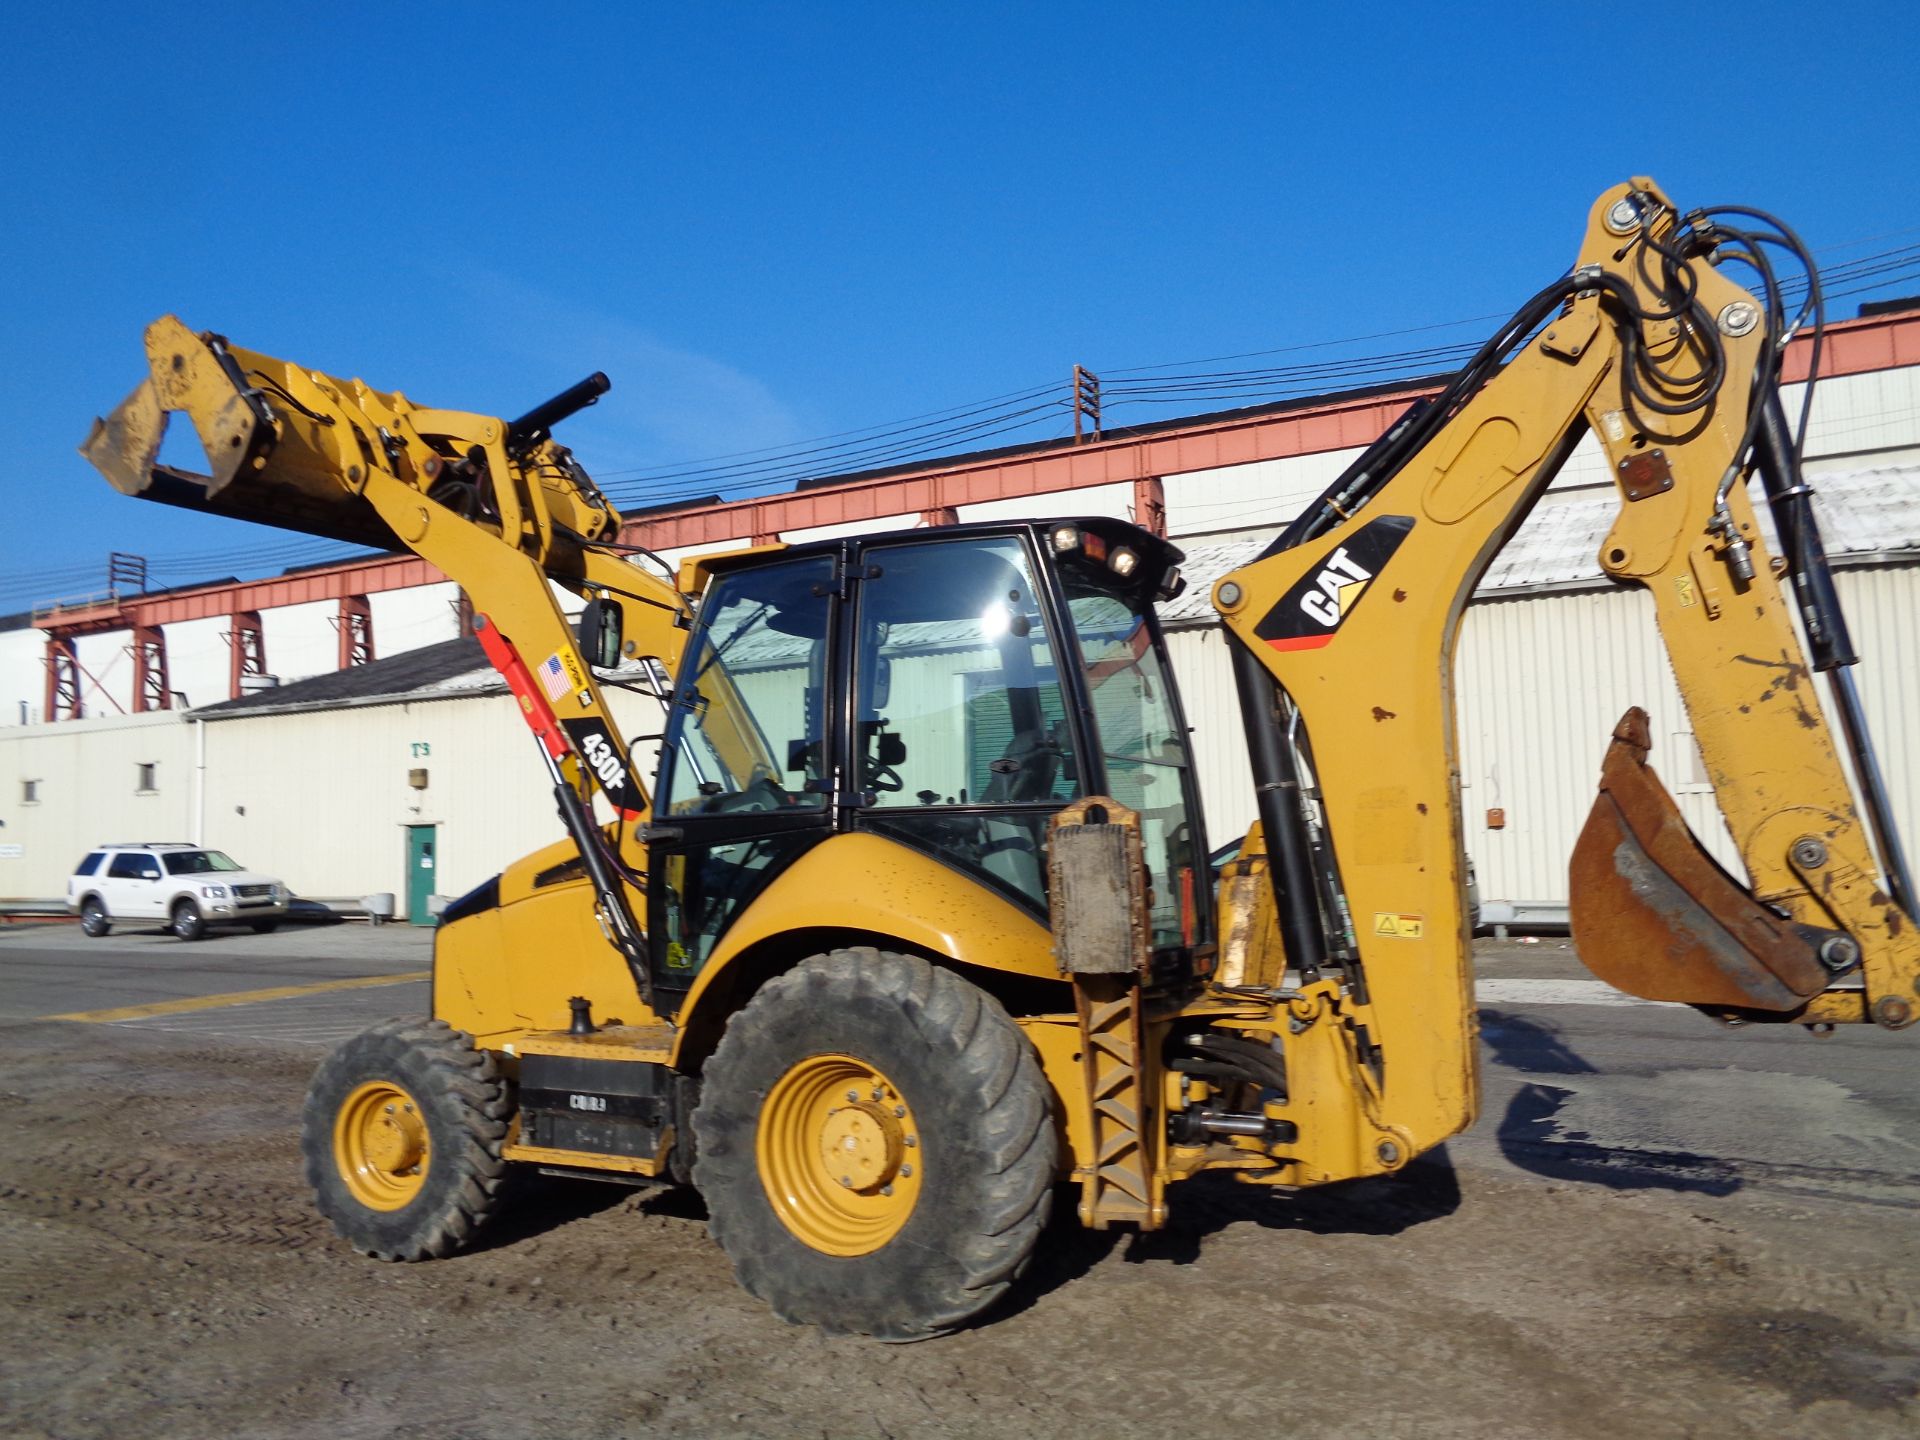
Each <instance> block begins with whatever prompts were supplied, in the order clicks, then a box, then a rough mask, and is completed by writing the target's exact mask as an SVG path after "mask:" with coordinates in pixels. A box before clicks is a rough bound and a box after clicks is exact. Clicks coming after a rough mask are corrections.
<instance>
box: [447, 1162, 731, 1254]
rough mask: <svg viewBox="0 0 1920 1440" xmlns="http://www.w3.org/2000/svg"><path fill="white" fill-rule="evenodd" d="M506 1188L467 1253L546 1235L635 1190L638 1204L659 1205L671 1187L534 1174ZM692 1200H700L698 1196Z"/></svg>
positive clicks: (518, 1178)
mask: <svg viewBox="0 0 1920 1440" xmlns="http://www.w3.org/2000/svg"><path fill="white" fill-rule="evenodd" d="M509 1186H510V1188H509V1190H508V1192H507V1194H506V1196H505V1197H504V1203H503V1204H502V1205H501V1206H500V1209H499V1212H498V1213H497V1214H496V1215H495V1216H494V1218H493V1220H492V1222H491V1223H490V1224H488V1225H487V1227H486V1228H485V1229H484V1230H482V1231H481V1232H480V1234H479V1235H478V1236H476V1237H475V1239H474V1241H473V1243H472V1244H471V1245H469V1246H468V1247H467V1253H468V1254H474V1255H477V1254H480V1253H482V1252H484V1251H488V1250H505V1249H509V1248H511V1247H512V1246H515V1245H518V1244H520V1243H521V1242H523V1241H526V1240H532V1239H534V1238H536V1237H537V1236H541V1235H545V1234H546V1233H547V1232H548V1231H550V1230H558V1229H560V1228H562V1227H563V1226H566V1225H570V1224H572V1223H573V1222H574V1221H575V1220H584V1219H586V1218H587V1217H588V1216H589V1215H598V1214H600V1213H601V1212H602V1211H604V1210H611V1209H613V1208H614V1206H616V1205H622V1204H627V1203H629V1202H631V1201H633V1199H634V1197H635V1196H636V1194H638V1195H639V1196H640V1197H641V1203H642V1204H647V1203H648V1202H654V1203H659V1202H662V1201H664V1200H666V1199H667V1197H669V1196H672V1195H673V1194H674V1191H673V1190H672V1189H670V1188H666V1189H661V1190H656V1191H646V1190H640V1191H636V1190H635V1189H634V1187H632V1186H629V1185H621V1184H609V1183H606V1182H604V1181H597V1180H576V1179H572V1178H569V1177H562V1176H554V1175H538V1174H535V1175H526V1176H516V1177H515V1178H514V1179H513V1180H511V1181H510V1182H509ZM689 1193H690V1192H689ZM695 1204H696V1205H697V1204H698V1201H697V1200H696V1201H695ZM650 1208H651V1207H650ZM700 1218H701V1219H703V1220H704V1219H705V1218H706V1210H705V1208H704V1207H702V1208H701V1210H700Z"/></svg>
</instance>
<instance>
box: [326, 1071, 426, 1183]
mask: <svg viewBox="0 0 1920 1440" xmlns="http://www.w3.org/2000/svg"><path fill="white" fill-rule="evenodd" d="M429 1151H430V1146H429V1144H428V1140H427V1119H426V1116H424V1115H422V1114H421V1113H420V1106H419V1103H418V1102H417V1101H416V1100H415V1099H414V1098H413V1096H412V1095H410V1094H408V1093H407V1092H406V1091H405V1090H404V1089H402V1088H401V1087H400V1086H398V1085H396V1084H394V1083H393V1082H392V1081H391V1080H369V1081H367V1082H366V1083H365V1084H363V1085H360V1086H358V1087H357V1088H355V1090H354V1091H353V1093H352V1094H351V1095H349V1096H347V1098H346V1099H345V1100H344V1101H343V1102H342V1103H341V1106H340V1109H339V1110H338V1111H337V1112H335V1114H334V1117H333V1163H334V1165H335V1167H336V1168H337V1169H338V1170H339V1172H340V1178H341V1179H342V1180H344V1181H345V1182H346V1185H347V1191H348V1193H349V1194H351V1195H352V1196H353V1198H354V1199H356V1200H358V1201H359V1202H360V1203H361V1204H362V1205H365V1206H366V1207H367V1208H368V1209H369V1210H400V1209H403V1208H405V1207H406V1206H407V1205H408V1204H410V1203H411V1202H412V1201H413V1198H414V1197H415V1196H416V1195H418V1194H419V1193H420V1187H421V1186H422V1185H424V1184H426V1183H427V1164H428V1161H429V1159H430V1158H431V1157H430V1154H429Z"/></svg>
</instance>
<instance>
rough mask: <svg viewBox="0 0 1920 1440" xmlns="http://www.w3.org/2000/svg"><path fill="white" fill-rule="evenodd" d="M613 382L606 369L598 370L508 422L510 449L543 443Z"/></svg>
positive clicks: (518, 449) (508, 445) (514, 449)
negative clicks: (567, 419) (550, 434)
mask: <svg viewBox="0 0 1920 1440" xmlns="http://www.w3.org/2000/svg"><path fill="white" fill-rule="evenodd" d="M612 388H613V382H612V381H611V380H609V379H608V378H607V376H606V372H605V371H602V370H596V371H594V372H593V374H591V375H589V376H587V378H586V379H584V380H582V381H581V382H580V383H579V384H577V385H569V386H568V387H567V388H566V389H564V390H562V391H561V392H560V393H559V394H558V395H556V396H554V397H553V398H552V399H551V400H544V401H542V402H541V403H540V404H538V405H536V406H534V407H533V409H531V410H529V411H527V413H526V414H524V415H522V416H521V417H520V418H519V419H518V420H509V421H508V422H507V449H509V450H511V451H513V452H515V453H516V454H517V453H519V452H520V451H522V450H526V449H528V448H529V447H531V446H533V445H537V444H539V442H540V441H541V440H542V439H544V438H545V437H546V435H547V433H548V432H549V431H551V430H552V429H553V427H554V426H556V425H558V424H559V423H560V422H561V421H562V420H564V419H566V418H567V417H568V416H569V415H577V414H579V413H580V412H581V411H582V410H584V409H586V408H587V407H588V406H589V405H591V404H593V403H594V401H596V400H598V399H599V398H600V397H601V396H602V395H604V394H606V393H607V391H609V390H611V389H612Z"/></svg>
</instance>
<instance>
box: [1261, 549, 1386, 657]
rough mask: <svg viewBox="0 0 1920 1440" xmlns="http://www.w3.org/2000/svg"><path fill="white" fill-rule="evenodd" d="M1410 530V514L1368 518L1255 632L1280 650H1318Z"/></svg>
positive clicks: (1316, 567)
mask: <svg viewBox="0 0 1920 1440" xmlns="http://www.w3.org/2000/svg"><path fill="white" fill-rule="evenodd" d="M1412 531H1413V517H1412V516H1411V515H1382V516H1381V517H1380V518H1379V519H1377V520H1369V521H1368V522H1367V523H1366V524H1365V525H1362V526H1361V527H1360V528H1359V529H1358V530H1356V531H1355V532H1354V533H1353V535H1352V536H1351V537H1350V538H1349V539H1348V540H1347V541H1346V543H1345V544H1342V545H1337V546H1335V547H1334V548H1333V549H1332V550H1331V551H1329V552H1328V554H1327V555H1326V557H1325V558H1324V559H1322V560H1321V561H1320V563H1319V564H1318V565H1316V566H1314V567H1313V569H1312V570H1310V571H1308V572H1307V575H1306V576H1305V578H1303V579H1302V580H1300V581H1299V582H1298V583H1296V584H1295V585H1294V586H1293V587H1292V588H1291V589H1290V590H1288V591H1287V593H1286V594H1284V595H1282V596H1281V597H1280V603H1279V604H1277V605H1275V606H1274V607H1273V608H1272V609H1271V610H1269V611H1268V612H1267V613H1266V615H1265V616H1264V617H1262V619H1261V621H1260V623H1259V624H1258V625H1256V626H1254V627H1253V633H1254V634H1256V635H1258V636H1259V637H1260V638H1261V639H1262V640H1264V641H1266V642H1267V644H1269V645H1271V646H1272V647H1273V648H1274V649H1276V650H1315V649H1318V648H1319V647H1320V646H1322V645H1324V644H1326V643H1327V642H1328V641H1329V640H1331V639H1333V637H1334V634H1335V632H1337V631H1338V630H1339V629H1340V625H1341V622H1342V621H1344V620H1345V619H1346V618H1347V616H1349V615H1351V614H1352V613H1353V609H1354V607H1355V606H1356V605H1358V604H1359V603H1360V601H1361V600H1362V599H1363V598H1364V597H1365V595H1366V593H1367V591H1368V590H1369V589H1371V588H1372V586H1373V581H1374V579H1375V577H1376V576H1378V575H1379V573H1380V572H1381V570H1382V569H1384V568H1385V567H1386V563H1387V561H1389V560H1391V559H1392V558H1393V552H1394V551H1396V550H1398V549H1399V548H1400V546H1401V544H1402V543H1403V542H1404V541H1405V540H1406V538H1407V536H1408V535H1409V534H1411V533H1412Z"/></svg>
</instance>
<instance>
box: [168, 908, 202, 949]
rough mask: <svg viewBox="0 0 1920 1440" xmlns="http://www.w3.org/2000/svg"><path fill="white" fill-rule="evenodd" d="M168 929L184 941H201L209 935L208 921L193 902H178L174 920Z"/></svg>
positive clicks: (174, 911) (174, 909) (174, 910)
mask: <svg viewBox="0 0 1920 1440" xmlns="http://www.w3.org/2000/svg"><path fill="white" fill-rule="evenodd" d="M167 928H168V929H169V930H171V931H173V933H174V934H175V935H176V936H178V937H179V938H180V939H182V940H199V939H202V938H204V937H205V935H206V933H207V919H206V917H205V916H204V915H202V914H201V913H200V907H199V906H198V905H196V904H194V903H193V901H191V900H180V901H176V902H175V904H174V907H173V918H172V921H171V923H170V924H169V925H168V926H167Z"/></svg>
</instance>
